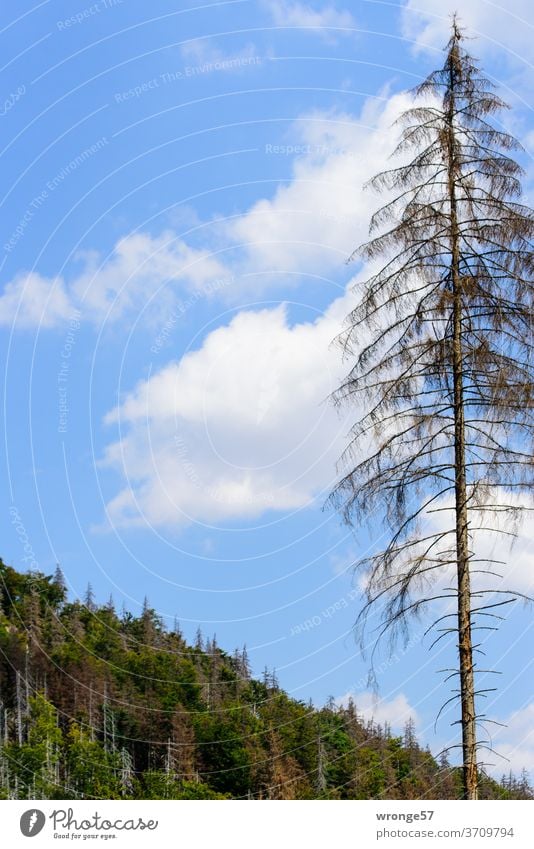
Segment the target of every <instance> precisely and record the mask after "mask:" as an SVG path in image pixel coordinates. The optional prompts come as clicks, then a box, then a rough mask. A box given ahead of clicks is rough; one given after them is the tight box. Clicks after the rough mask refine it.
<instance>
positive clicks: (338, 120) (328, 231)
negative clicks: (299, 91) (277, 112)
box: [226, 95, 410, 284]
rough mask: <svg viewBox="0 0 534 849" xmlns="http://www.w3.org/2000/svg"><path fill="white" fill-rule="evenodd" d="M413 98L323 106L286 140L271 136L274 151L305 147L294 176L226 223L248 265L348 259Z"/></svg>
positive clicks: (308, 268)
mask: <svg viewBox="0 0 534 849" xmlns="http://www.w3.org/2000/svg"><path fill="white" fill-rule="evenodd" d="M409 104H410V100H409V98H408V96H406V95H395V96H393V97H391V98H389V99H386V98H376V99H375V98H373V99H370V100H369V101H368V102H367V103H366V104H365V106H364V108H363V110H362V112H361V114H360V116H359V117H358V118H355V117H354V116H353V115H348V114H343V113H336V112H331V113H326V114H325V113H321V112H316V113H314V114H310V115H306V116H303V117H302V118H301V119H300V120H298V121H296V122H295V124H294V125H293V126H292V128H291V131H290V132H289V134H288V138H287V143H286V144H285V145H275V144H270V145H269V144H267V146H266V154H267V155H271V156H283V155H285V154H286V153H287V152H289V153H291V152H293V151H295V150H297V152H298V151H300V155H297V156H296V157H295V159H294V162H293V168H292V178H291V181H290V182H289V183H287V184H286V185H282V186H280V187H279V188H278V190H277V191H276V192H275V194H274V196H273V197H272V198H270V199H263V200H260V201H258V202H257V203H255V204H254V205H253V206H252V207H251V208H250V209H249V211H248V212H246V213H245V214H244V215H242V216H240V217H239V218H237V219H235V220H234V221H232V222H231V223H230V224H229V225H228V227H227V229H226V236H227V238H228V239H230V240H232V241H233V242H237V243H239V244H242V245H243V246H244V248H243V257H242V260H241V264H242V266H243V268H244V270H246V271H250V270H253V271H267V272H268V271H274V272H279V271H285V272H292V271H300V272H304V273H305V272H309V273H325V272H329V271H331V270H332V269H336V268H340V267H341V266H342V264H343V262H344V261H345V260H346V258H347V257H348V256H349V255H350V254H351V253H352V251H353V250H354V248H355V247H357V245H358V244H359V243H360V242H361V241H363V240H364V239H365V238H366V236H367V231H368V226H369V218H370V215H371V213H372V212H373V211H374V210H375V209H376V207H377V205H378V201H377V198H376V196H375V195H374V194H373V193H372V192H370V191H363V189H362V187H363V185H364V183H365V182H366V181H367V180H368V179H369V178H370V177H371V176H373V174H375V173H376V172H377V171H379V170H381V169H382V168H383V167H384V164H385V162H386V161H387V159H388V157H389V156H390V154H391V152H392V150H393V147H394V143H395V139H396V137H397V133H398V131H397V128H394V127H392V124H393V122H394V121H395V118H396V117H397V116H398V115H399V113H400V112H401V111H403V110H404V109H406V108H407V107H408V105H409ZM278 279H279V278H278ZM284 282H285V283H286V284H287V282H288V281H287V278H286V280H285V281H284Z"/></svg>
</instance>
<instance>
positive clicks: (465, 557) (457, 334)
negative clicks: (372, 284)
mask: <svg viewBox="0 0 534 849" xmlns="http://www.w3.org/2000/svg"><path fill="white" fill-rule="evenodd" d="M450 61H451V64H450V90H451V93H452V96H451V100H450V105H449V111H448V121H449V133H448V141H447V147H448V159H449V161H448V166H449V167H448V171H449V199H450V211H451V253H452V257H451V260H452V261H451V275H452V296H453V342H452V371H453V393H454V471H455V483H454V489H455V513H456V563H457V582H458V586H457V590H458V652H459V661H460V700H461V707H462V751H463V785H464V798H465V799H478V773H477V741H476V713H475V681H474V671H473V643H472V638H471V584H470V575H469V537H468V515H467V486H466V466H465V410H464V388H463V354H462V290H461V287H462V281H461V273H460V245H459V241H460V237H459V229H458V210H457V198H456V177H457V170H458V169H457V163H456V156H455V138H454V109H455V102H454V67H453V56H451V60H450Z"/></svg>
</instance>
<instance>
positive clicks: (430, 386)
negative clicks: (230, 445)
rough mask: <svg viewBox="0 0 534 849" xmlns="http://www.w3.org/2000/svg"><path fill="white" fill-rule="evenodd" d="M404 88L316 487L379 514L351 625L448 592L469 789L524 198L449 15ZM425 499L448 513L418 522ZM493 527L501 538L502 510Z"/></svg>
mask: <svg viewBox="0 0 534 849" xmlns="http://www.w3.org/2000/svg"><path fill="white" fill-rule="evenodd" d="M414 96H415V100H414V105H413V108H410V109H408V110H407V111H406V112H404V113H403V115H402V116H401V118H400V119H399V124H400V127H401V130H400V133H401V135H400V142H399V144H398V146H397V148H396V150H395V152H394V155H398V156H399V157H402V158H403V164H400V165H399V167H395V168H392V169H391V170H387V171H384V172H383V173H380V174H378V175H377V176H376V177H375V178H374V179H373V180H372V181H371V185H372V187H374V188H375V189H377V190H379V191H385V192H387V193H388V198H387V202H386V204H385V206H383V207H382V208H381V209H380V210H379V211H378V212H377V213H376V214H375V215H374V216H373V217H372V219H371V225H370V241H368V242H367V243H366V244H364V245H363V246H361V247H360V248H359V249H358V250H357V251H356V252H355V254H354V255H353V256H356V255H357V256H359V257H361V258H362V259H363V260H364V261H367V262H369V263H370V264H371V268H372V269H376V268H379V270H377V271H374V273H373V274H372V276H371V277H370V278H369V279H368V280H366V282H365V283H364V284H357V286H356V291H357V292H358V293H361V294H360V298H359V301H358V305H357V307H356V308H355V309H354V310H353V311H352V312H351V313H350V315H349V316H348V318H347V327H346V330H345V331H344V333H343V334H342V335H341V337H340V341H341V343H342V345H343V348H344V351H345V354H346V355H347V356H348V357H350V359H351V370H350V372H349V374H348V375H347V377H346V378H345V380H344V381H343V382H342V385H341V386H340V387H339V389H338V390H337V392H336V393H335V396H334V397H335V400H336V401H337V403H340V404H341V403H354V401H355V400H356V399H358V400H359V402H360V403H364V404H365V406H364V407H363V409H364V410H365V413H364V414H363V416H362V417H361V418H360V420H359V421H358V422H357V423H356V424H355V425H354V427H353V429H352V432H351V438H350V441H349V444H348V447H347V449H346V451H345V453H344V455H343V457H342V460H341V466H342V475H343V476H342V478H341V480H340V482H339V483H338V485H337V487H336V489H335V490H334V492H333V494H332V499H333V501H334V503H335V504H336V505H338V506H341V507H342V508H343V515H344V518H345V520H346V521H347V522H348V523H349V524H352V525H356V524H358V523H360V522H361V521H362V520H363V519H365V518H367V519H369V517H375V516H376V513H377V511H378V512H380V511H382V514H383V517H384V520H385V525H386V528H387V530H388V537H387V542H386V545H385V547H384V548H383V549H382V550H380V551H378V552H376V553H373V554H372V555H371V556H370V557H367V558H366V559H365V560H362V561H361V562H360V563H359V568H360V569H362V570H363V571H364V574H365V575H366V604H365V607H364V609H363V611H362V614H361V617H360V618H359V622H358V624H359V625H361V626H364V625H365V622H366V621H368V614H369V611H370V609H372V608H373V609H376V610H380V612H381V615H380V622H381V625H380V629H379V635H380V636H382V634H385V633H389V634H390V635H392V636H395V635H398V634H399V630H400V632H404V633H406V629H407V627H408V624H409V617H410V616H411V615H413V614H417V613H421V612H422V610H423V609H425V606H426V605H428V604H430V603H431V602H432V601H434V600H435V599H436V598H438V597H448V598H449V599H451V598H452V599H453V600H454V602H453V603H454V604H455V610H456V608H457V610H456V612H455V613H454V614H450V616H451V618H449V614H446V615H445V616H440V617H438V620H437V621H436V622H435V623H434V624H436V626H437V625H438V624H439V626H440V631H439V637H438V639H440V638H441V637H443V636H446V635H447V634H454V637H455V638H456V639H457V648H458V664H457V666H456V667H455V668H454V670H453V671H452V675H453V676H457V680H458V681H459V686H458V690H457V691H455V694H456V695H455V696H453V699H454V698H459V699H460V703H461V720H458V722H459V723H460V724H461V728H462V751H463V776H464V792H465V797H466V798H468V799H476V798H477V782H478V772H477V770H478V766H477V762H478V747H481V746H482V745H484V744H485V741H483V740H477V724H478V723H482V721H483V719H484V717H483V715H482V714H477V709H476V708H477V707H478V705H479V698H480V696H482V692H483V691H482V690H480V689H479V690H477V685H476V681H475V679H476V673H477V672H478V671H479V670H478V667H477V663H476V659H475V660H474V657H475V658H476V657H477V652H478V651H480V647H479V645H477V644H476V643H474V642H473V640H474V637H473V632H474V630H475V629H478V628H485V627H493V625H494V623H495V622H496V620H497V619H499V618H500V616H499V613H500V612H501V611H500V610H499V611H497V612H495V608H497V607H499V606H500V605H505V604H507V603H510V602H511V601H513V598H514V597H517V596H516V595H515V594H514V596H512V594H511V593H510V594H508V588H505V589H500V588H499V587H500V582H497V584H496V586H487V580H486V577H484V576H489V575H492V576H495V575H496V574H497V570H498V569H499V568H500V567H499V566H497V565H496V561H494V560H493V561H492V560H490V559H483V558H482V557H481V556H480V554H479V553H477V550H476V547H477V546H476V537H477V534H476V531H477V528H480V524H481V522H484V521H486V523H487V517H488V516H489V515H493V513H492V512H488V511H495V512H496V513H504V514H505V517H506V518H508V519H510V518H512V517H515V518H518V515H520V511H522V510H523V509H524V505H525V504H526V503H527V500H526V498H525V497H524V496H525V493H526V492H527V491H528V490H529V488H530V487H531V485H532V436H533V431H532V425H533V420H532V385H533V370H532V361H531V350H532V339H531V316H532V294H533V288H532V270H533V254H532V237H533V232H534V213H533V211H532V210H531V209H529V208H528V207H527V206H525V205H524V204H522V203H521V202H520V201H519V198H520V195H521V182H520V181H521V177H522V174H523V171H522V168H521V167H520V165H519V164H518V163H517V162H516V161H515V160H514V159H513V158H512V155H511V154H513V152H514V151H517V150H520V149H521V147H520V145H519V143H518V142H517V141H516V140H515V139H514V138H513V137H512V136H510V135H509V134H508V133H506V132H504V131H503V130H502V128H501V127H500V125H498V123H497V122H496V120H495V118H496V116H497V115H498V114H499V113H500V111H501V110H502V109H504V108H507V107H506V104H505V103H503V102H502V100H501V99H500V98H499V97H498V96H497V95H496V93H495V89H494V86H493V85H492V83H491V82H490V81H489V80H488V79H486V78H485V77H484V75H483V74H482V73H481V71H480V70H479V68H478V66H477V64H476V62H475V61H474V59H473V58H472V57H471V56H470V55H469V53H468V52H467V51H466V49H465V47H464V36H463V34H462V31H461V29H460V28H459V26H458V23H457V20H456V18H455V19H454V20H453V24H452V34H451V38H450V41H449V43H448V45H447V47H446V58H445V63H444V65H443V67H442V68H441V69H439V70H437V71H434V72H433V73H431V74H430V75H429V76H428V77H427V79H426V80H425V81H424V82H423V83H422V84H421V85H419V86H418V87H417V89H415V91H414ZM406 160H409V161H408V162H407V164H404V162H406ZM436 511H443V512H441V513H439V516H440V517H441V520H443V517H444V516H445V517H451V520H450V526H449V525H448V518H447V522H446V524H447V527H444V528H443V529H440V530H437V529H436V527H432V525H431V520H432V518H433V519H434V521H435V520H436V518H437V517H436V516H435V515H434V516H431V515H430V514H433V513H435V512H436ZM506 528H507V529H506ZM496 530H498V529H496ZM499 532H502V533H509V534H510V535H511V536H512V537H513V535H514V533H515V531H514V525H513V524H511V525H510V524H509V523H507V524H506V526H505V527H503V528H502V529H501V531H499ZM475 573H483V575H482V574H477V575H476V584H474V585H473V586H472V578H473V576H474V574H475ZM451 574H452V576H453V577H452V579H450V580H448V581H446V579H448V578H449V576H450V575H451ZM501 577H502V576H501ZM493 580H494V579H493ZM444 581H445V583H447V582H448V583H451V584H452V586H451V587H444ZM496 593H499V594H500V595H496ZM436 615H437V614H436ZM451 622H452V623H453V624H450V625H449V623H451ZM488 623H490V624H488ZM475 703H476V704H475ZM482 727H483V725H482Z"/></svg>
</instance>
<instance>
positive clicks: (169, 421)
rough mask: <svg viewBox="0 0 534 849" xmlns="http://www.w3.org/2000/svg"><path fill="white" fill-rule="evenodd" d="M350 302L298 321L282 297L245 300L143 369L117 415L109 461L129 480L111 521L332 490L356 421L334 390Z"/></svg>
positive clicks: (250, 513) (296, 498) (162, 519)
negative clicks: (335, 346) (171, 358)
mask: <svg viewBox="0 0 534 849" xmlns="http://www.w3.org/2000/svg"><path fill="white" fill-rule="evenodd" d="M347 309H348V300H347V298H346V297H344V298H340V299H338V300H337V301H336V302H334V304H333V305H332V306H331V307H330V309H329V310H328V311H327V313H326V314H325V315H324V316H321V317H319V318H318V319H317V320H316V321H313V322H300V323H297V324H291V323H290V321H289V319H288V315H287V311H286V309H285V308H284V307H283V306H281V307H278V308H276V309H269V310H260V311H255V312H252V311H251V312H246V311H243V312H240V313H238V315H237V316H236V317H235V318H234V319H233V320H232V321H231V322H230V323H229V324H228V325H226V326H224V327H219V328H218V329H217V330H214V331H213V332H212V333H210V334H209V335H208V336H207V338H206V339H205V340H204V343H203V344H202V346H201V348H200V349H199V350H196V351H192V352H190V353H189V354H187V355H186V356H184V357H183V358H182V359H181V360H180V361H179V362H174V363H170V364H169V365H167V366H166V367H164V368H163V369H162V370H161V371H160V372H159V373H158V374H156V375H155V376H154V377H152V378H151V379H150V380H147V381H142V382H141V383H140V384H139V385H138V386H137V387H136V389H135V390H134V391H133V392H132V393H131V394H130V395H128V396H127V397H126V398H125V399H124V401H123V402H122V404H121V405H120V407H119V408H118V409H116V410H114V411H113V412H112V413H110V414H109V415H108V417H107V421H108V423H111V424H112V423H117V424H119V425H120V428H121V439H120V440H119V441H117V442H115V443H113V444H112V445H110V446H109V447H108V449H107V451H106V455H105V459H104V463H105V464H106V465H107V466H111V467H113V468H116V469H117V470H118V471H119V472H120V473H121V474H122V475H123V477H124V478H125V479H126V481H127V482H128V483H127V486H125V487H124V488H123V489H122V490H121V492H120V493H119V494H118V495H117V496H116V497H115V498H114V499H113V500H112V501H111V502H110V503H109V505H108V514H109V518H110V521H111V522H112V523H114V524H117V525H128V524H138V523H140V522H142V521H147V522H149V523H151V524H154V525H168V526H179V525H181V524H183V523H184V522H189V521H191V520H197V521H205V522H212V521H219V520H224V519H229V518H240V517H245V518H252V517H256V516H259V515H261V514H262V513H264V512H265V511H268V510H277V511H279V510H291V509H295V508H300V507H303V506H305V505H307V504H309V503H310V502H311V501H312V500H313V498H314V497H315V496H316V495H317V494H318V493H319V494H320V498H321V499H322V498H323V497H324V489H325V487H328V486H329V484H330V483H331V481H332V477H333V474H334V469H335V462H336V459H337V457H338V455H339V452H340V448H341V444H342V441H343V436H344V433H345V431H346V424H344V423H343V422H342V421H341V420H340V418H339V417H338V415H337V413H336V411H335V410H333V409H332V406H331V404H329V403H328V400H327V396H328V395H329V393H330V392H331V391H332V389H333V388H334V387H335V385H336V384H337V382H338V380H339V370H340V362H339V353H338V352H337V351H333V350H332V348H331V347H330V343H331V341H332V339H333V337H334V336H335V335H336V333H337V332H338V330H339V326H340V322H341V320H342V317H343V316H344V315H345V313H346V311H347Z"/></svg>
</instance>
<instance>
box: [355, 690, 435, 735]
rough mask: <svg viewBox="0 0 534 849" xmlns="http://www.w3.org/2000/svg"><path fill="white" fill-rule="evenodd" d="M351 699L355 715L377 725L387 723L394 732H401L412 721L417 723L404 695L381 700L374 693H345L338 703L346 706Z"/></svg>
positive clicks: (412, 708)
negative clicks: (372, 721)
mask: <svg viewBox="0 0 534 849" xmlns="http://www.w3.org/2000/svg"><path fill="white" fill-rule="evenodd" d="M350 698H352V700H353V702H354V706H355V708H356V711H357V713H358V714H359V715H360V716H363V718H364V719H366V720H371V719H372V720H374V721H375V722H376V723H377V724H378V725H384V723H386V722H387V723H389V725H391V727H392V728H393V730H394V731H395V732H398V731H401V730H402V727H403V725H404V724H405V723H406V722H407V721H408V720H409V719H413V721H414V723H416V724H417V723H418V722H419V716H418V714H417V711H416V710H415V708H414V707H412V705H411V704H410V703H409V701H408V699H407V698H406V696H405V695H404V693H399V694H398V695H397V696H395V697H394V698H392V699H386V698H381V697H380V696H378V695H376V694H375V693H370V692H369V691H365V692H363V693H347V694H346V695H345V696H343V697H342V698H341V699H338V702H339V703H340V704H342V705H346V704H347V702H348V701H349V699H350Z"/></svg>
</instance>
